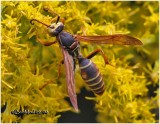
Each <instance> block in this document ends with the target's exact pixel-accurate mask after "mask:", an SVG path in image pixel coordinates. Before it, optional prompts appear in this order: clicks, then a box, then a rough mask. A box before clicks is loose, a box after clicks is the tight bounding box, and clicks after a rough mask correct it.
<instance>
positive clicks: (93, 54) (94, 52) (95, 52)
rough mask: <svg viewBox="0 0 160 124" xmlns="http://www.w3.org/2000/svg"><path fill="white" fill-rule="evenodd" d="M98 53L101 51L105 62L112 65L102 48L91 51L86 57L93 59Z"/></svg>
mask: <svg viewBox="0 0 160 124" xmlns="http://www.w3.org/2000/svg"><path fill="white" fill-rule="evenodd" d="M98 53H101V55H102V57H103V59H104V62H105V64H109V65H111V64H110V63H109V61H108V59H107V57H106V55H105V54H104V52H103V51H102V50H101V49H96V50H95V51H93V52H92V53H90V54H89V55H88V56H86V57H85V58H87V59H91V58H92V57H94V56H95V55H97V54H98ZM111 66H112V65H111Z"/></svg>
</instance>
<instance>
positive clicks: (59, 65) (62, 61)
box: [58, 59, 64, 79]
mask: <svg viewBox="0 0 160 124" xmlns="http://www.w3.org/2000/svg"><path fill="white" fill-rule="evenodd" d="M62 64H64V60H63V59H62V60H61V61H60V62H59V64H58V79H59V77H60V74H61V65H62Z"/></svg>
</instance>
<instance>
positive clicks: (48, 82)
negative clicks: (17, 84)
mask: <svg viewBox="0 0 160 124" xmlns="http://www.w3.org/2000/svg"><path fill="white" fill-rule="evenodd" d="M51 83H53V81H47V82H46V83H45V84H43V85H42V86H41V87H40V88H39V90H42V89H43V88H45V87H46V86H47V85H48V84H51Z"/></svg>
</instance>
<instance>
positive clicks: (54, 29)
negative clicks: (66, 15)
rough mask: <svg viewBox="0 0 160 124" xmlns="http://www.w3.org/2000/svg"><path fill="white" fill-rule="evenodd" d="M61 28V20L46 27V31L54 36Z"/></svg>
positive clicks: (62, 26)
mask: <svg viewBox="0 0 160 124" xmlns="http://www.w3.org/2000/svg"><path fill="white" fill-rule="evenodd" d="M63 29H64V25H63V23H61V22H58V23H52V24H51V25H50V26H49V27H48V33H49V35H50V36H52V37H54V36H57V35H58V34H59V33H60V32H61V31H62V30H63Z"/></svg>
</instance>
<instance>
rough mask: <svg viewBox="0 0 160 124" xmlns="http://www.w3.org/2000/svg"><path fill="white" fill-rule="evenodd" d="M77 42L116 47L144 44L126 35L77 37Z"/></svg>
mask: <svg viewBox="0 0 160 124" xmlns="http://www.w3.org/2000/svg"><path fill="white" fill-rule="evenodd" d="M74 37H75V40H78V41H80V42H81V41H82V42H90V43H97V44H114V45H142V44H143V43H142V42H141V41H140V40H138V39H137V38H134V37H132V36H128V35H124V34H114V35H106V36H80V35H75V36H74Z"/></svg>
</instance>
